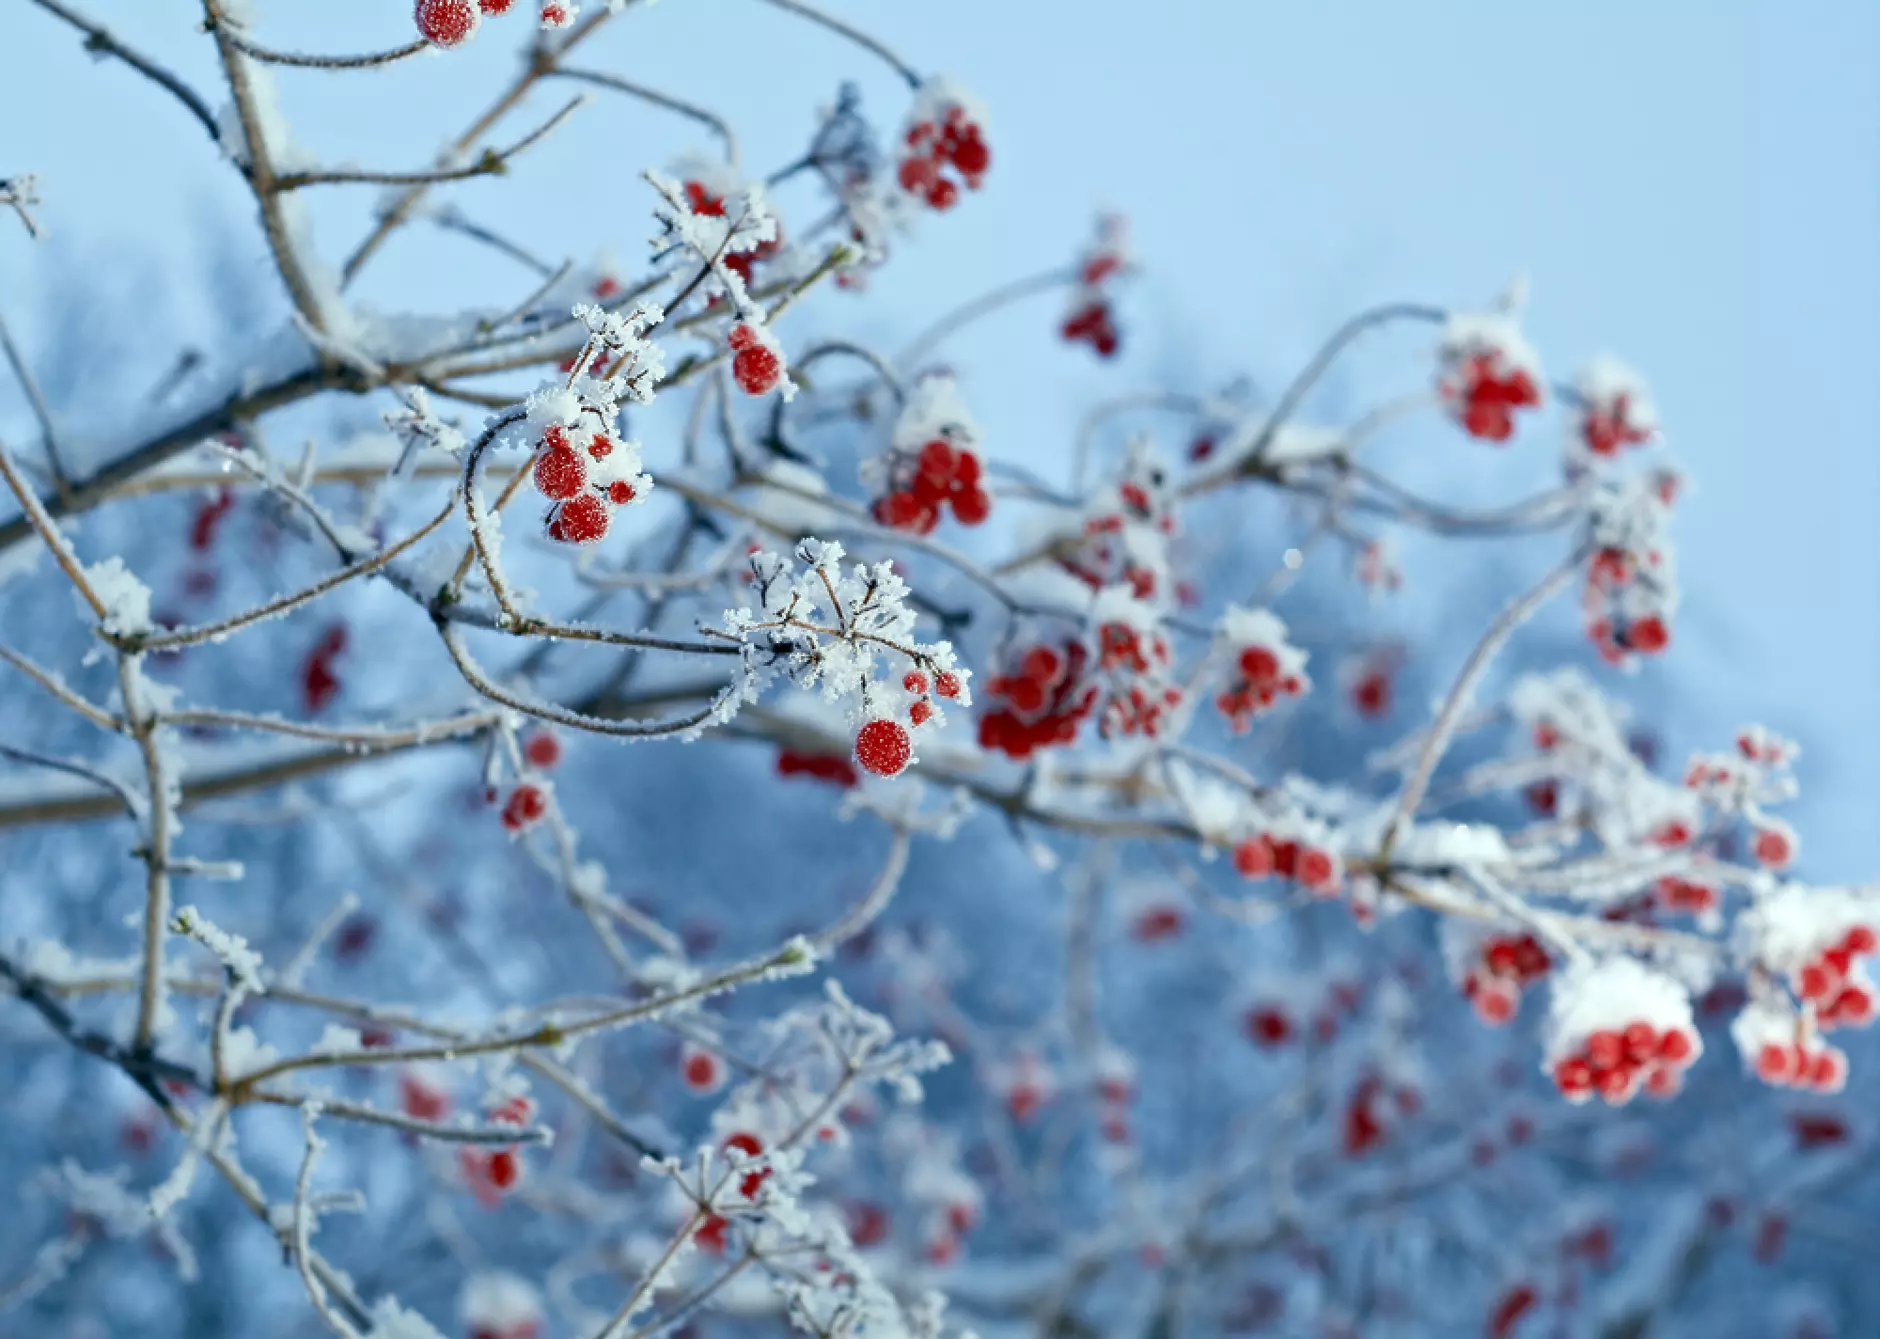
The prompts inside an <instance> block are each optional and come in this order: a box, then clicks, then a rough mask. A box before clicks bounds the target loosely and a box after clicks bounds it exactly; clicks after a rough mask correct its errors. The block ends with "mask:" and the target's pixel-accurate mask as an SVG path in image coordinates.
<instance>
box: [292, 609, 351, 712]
mask: <svg viewBox="0 0 1880 1339" xmlns="http://www.w3.org/2000/svg"><path fill="white" fill-rule="evenodd" d="M345 649H346V625H345V624H344V623H335V624H333V625H331V626H330V627H328V628H327V629H326V630H325V631H324V632H322V633H321V634H320V639H319V640H318V641H317V642H315V643H314V644H313V649H312V650H311V651H309V652H307V658H306V660H304V661H302V662H301V666H300V699H301V701H302V702H303V703H304V704H305V705H306V708H307V710H308V711H309V712H317V711H322V710H324V709H325V708H326V706H327V704H329V703H330V702H332V700H333V699H334V698H336V697H338V696H339V689H340V682H339V675H338V673H336V672H335V670H334V668H333V662H334V661H336V660H338V659H339V657H340V654H341V653H342V652H343V651H345Z"/></svg>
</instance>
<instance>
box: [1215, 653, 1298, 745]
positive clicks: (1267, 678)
mask: <svg viewBox="0 0 1880 1339" xmlns="http://www.w3.org/2000/svg"><path fill="white" fill-rule="evenodd" d="M1235 667H1236V668H1237V669H1238V670H1239V671H1240V673H1239V676H1238V677H1237V678H1236V679H1235V680H1234V681H1233V682H1232V683H1230V684H1229V685H1228V686H1227V688H1226V690H1225V691H1223V692H1222V693H1221V694H1220V696H1218V697H1216V698H1215V699H1214V705H1215V706H1216V707H1217V708H1218V709H1219V710H1220V713H1221V714H1222V715H1223V716H1225V717H1227V723H1228V726H1229V728H1231V729H1232V730H1233V732H1234V733H1235V734H1237V735H1238V734H1244V733H1246V731H1247V730H1248V729H1249V728H1251V727H1252V725H1253V719H1254V717H1256V716H1258V715H1260V714H1261V713H1262V712H1264V711H1267V710H1269V709H1270V708H1271V707H1272V706H1273V705H1274V704H1275V703H1277V702H1278V701H1279V699H1280V698H1282V697H1298V696H1299V695H1300V694H1301V693H1303V692H1305V690H1306V688H1307V687H1308V686H1309V685H1308V684H1307V682H1306V679H1305V677H1304V676H1303V675H1299V674H1286V673H1282V672H1281V666H1280V659H1279V655H1278V654H1277V653H1276V652H1275V651H1274V650H1273V649H1272V648H1271V647H1267V646H1247V647H1242V648H1241V651H1240V654H1239V656H1238V657H1237V658H1236V660H1235Z"/></svg>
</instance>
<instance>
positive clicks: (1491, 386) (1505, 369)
mask: <svg viewBox="0 0 1880 1339" xmlns="http://www.w3.org/2000/svg"><path fill="white" fill-rule="evenodd" d="M1438 389H1439V390H1440V391H1441V392H1442V396H1443V398H1444V399H1445V400H1447V401H1448V402H1449V407H1450V412H1452V413H1453V414H1454V415H1455V416H1456V421H1457V422H1459V423H1460V424H1462V427H1463V430H1464V431H1465V432H1467V433H1468V434H1469V435H1470V436H1471V437H1480V438H1482V439H1483V440H1485V441H1490V442H1505V441H1507V440H1508V439H1509V438H1510V437H1512V436H1513V435H1514V411H1515V410H1517V409H1535V408H1538V407H1539V406H1540V402H1541V390H1540V387H1539V386H1537V385H1536V384H1535V382H1534V378H1533V377H1532V376H1530V375H1529V374H1528V371H1527V369H1526V368H1522V367H1509V366H1507V365H1506V363H1505V360H1504V359H1503V358H1502V356H1501V355H1500V354H1498V353H1493V352H1479V353H1472V354H1469V355H1468V356H1467V357H1465V358H1463V359H1462V361H1461V362H1460V363H1459V364H1458V365H1457V366H1456V367H1455V368H1454V369H1453V370H1452V371H1451V372H1450V374H1449V375H1448V376H1446V377H1444V378H1443V379H1442V381H1441V382H1440V383H1439V385H1438Z"/></svg>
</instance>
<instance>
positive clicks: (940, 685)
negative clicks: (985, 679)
mask: <svg viewBox="0 0 1880 1339" xmlns="http://www.w3.org/2000/svg"><path fill="white" fill-rule="evenodd" d="M933 690H934V692H936V693H938V694H939V695H940V696H941V697H944V698H947V699H949V700H951V699H953V698H956V697H958V696H959V695H960V679H959V676H958V675H957V674H949V673H946V672H944V671H943V672H942V673H940V674H938V675H936V676H935V677H934V681H933Z"/></svg>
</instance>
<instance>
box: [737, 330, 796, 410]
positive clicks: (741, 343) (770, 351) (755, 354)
mask: <svg viewBox="0 0 1880 1339" xmlns="http://www.w3.org/2000/svg"><path fill="white" fill-rule="evenodd" d="M728 342H729V343H730V345H731V348H732V350H733V352H732V357H731V375H732V378H733V379H734V380H735V381H736V382H737V383H738V389H739V390H741V391H743V392H744V393H745V394H746V395H768V394H769V393H770V392H771V391H773V390H775V389H776V388H777V383H778V382H780V381H782V380H783V359H782V358H780V357H779V356H778V354H777V351H776V350H775V349H774V348H772V347H771V345H770V344H769V342H768V341H766V340H765V339H764V337H763V336H762V335H760V334H759V333H758V331H757V330H756V328H755V327H753V326H750V325H748V324H742V323H740V324H738V325H736V326H733V327H732V329H731V334H730V336H729V340H728Z"/></svg>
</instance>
